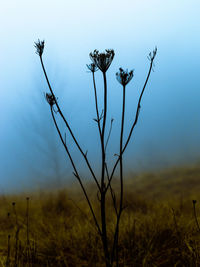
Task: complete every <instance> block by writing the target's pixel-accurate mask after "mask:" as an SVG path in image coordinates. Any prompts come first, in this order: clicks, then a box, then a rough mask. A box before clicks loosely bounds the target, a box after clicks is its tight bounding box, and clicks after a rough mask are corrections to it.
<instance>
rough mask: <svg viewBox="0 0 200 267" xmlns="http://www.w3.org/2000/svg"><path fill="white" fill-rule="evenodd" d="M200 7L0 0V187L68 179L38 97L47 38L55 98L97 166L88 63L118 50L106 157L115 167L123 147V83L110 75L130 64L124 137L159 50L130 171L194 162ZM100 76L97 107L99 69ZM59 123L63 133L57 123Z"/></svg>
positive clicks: (136, 0)
mask: <svg viewBox="0 0 200 267" xmlns="http://www.w3.org/2000/svg"><path fill="white" fill-rule="evenodd" d="M199 10H200V2H199V1H198V0H196V1H195V0H191V1H186V0H177V1H173V0H168V1H159V0H150V1H149V0H142V1H141V0H124V1H123V2H122V1H118V0H115V1H113V0H109V1H108V0H101V1H96V0H85V1H81V0H74V1H68V0H58V1H46V0H44V1H38V0H35V1H32V0H30V1H25V0H18V1H4V0H2V1H1V9H0V25H1V26H0V34H1V42H0V51H1V55H0V99H1V105H0V109H1V112H0V124H1V128H0V129H1V130H0V144H1V149H0V192H8V191H10V190H23V189H31V188H33V189H36V188H41V187H45V186H46V185H49V186H52V187H59V186H61V185H62V184H63V182H64V181H67V180H69V179H71V177H72V175H71V173H72V167H71V165H70V162H69V160H68V159H67V157H66V155H65V151H64V149H63V147H62V145H61V142H60V140H59V138H58V135H57V132H56V129H55V128H54V125H53V121H52V118H51V115H50V110H49V106H48V104H47V103H46V101H45V98H44V93H45V92H48V87H47V84H46V81H45V78H44V75H43V73H42V68H41V65H40V61H39V57H38V56H37V55H36V54H35V48H34V42H35V41H37V40H38V38H40V39H41V40H43V39H44V40H45V50H44V54H43V59H44V63H45V66H46V70H47V73H48V76H49V79H50V81H51V84H52V87H53V88H54V92H55V95H56V96H57V97H58V101H59V104H60V106H61V107H62V109H63V112H64V114H65V115H66V118H67V119H68V121H69V123H70V126H71V128H72V129H73V131H74V133H75V136H76V137H77V139H78V140H79V142H80V144H81V145H82V148H83V150H84V151H86V150H87V149H88V158H89V159H90V161H91V163H92V165H93V166H94V168H95V170H96V171H98V168H99V163H100V162H101V157H100V154H99V152H100V144H99V139H98V136H97V134H98V129H97V125H95V122H94V121H93V118H95V105H94V93H93V84H92V74H91V73H88V72H87V71H88V70H87V67H86V64H89V63H90V62H91V60H90V58H89V53H90V52H91V51H93V50H94V49H98V50H99V51H103V50H104V49H107V48H108V49H110V48H112V49H114V50H115V57H114V60H113V63H112V65H111V67H110V68H109V70H108V72H107V78H108V101H109V105H108V114H109V115H108V120H107V129H108V128H109V120H110V119H111V118H114V123H113V130H112V134H111V139H110V143H109V151H110V152H109V154H108V156H109V158H110V162H109V163H110V164H111V166H112V163H113V154H114V153H118V151H119V125H120V120H121V117H120V114H121V104H122V87H121V85H120V84H119V83H118V82H117V80H116V78H115V73H116V72H117V71H118V69H119V67H122V68H124V69H126V68H128V69H129V70H131V69H134V77H133V79H132V81H131V82H130V84H129V85H128V86H127V91H126V92H127V102H126V104H127V106H126V121H125V128H126V131H125V137H126V136H127V134H128V131H129V129H130V127H131V123H132V121H133V119H134V116H135V111H136V105H137V100H138V97H139V94H140V92H141V89H142V87H143V84H144V81H145V78H146V75H147V72H148V68H149V61H148V59H147V56H148V54H149V52H151V51H152V50H153V49H154V48H155V46H157V48H158V53H157V56H156V59H155V67H154V72H152V74H151V77H150V79H149V83H148V86H147V88H146V91H145V94H144V97H143V100H142V107H141V112H140V117H139V121H138V124H137V126H136V128H135V131H134V134H133V138H132V140H131V142H130V145H129V147H128V149H127V151H126V153H125V168H126V172H127V173H132V172H134V173H135V172H141V171H149V170H156V169H160V168H168V167H171V166H179V165H183V164H196V163H198V162H199V159H200V142H199V136H200V105H199V99H200V75H199V72H200V56H199V53H200V52H199V47H200V35H199V25H200V17H199ZM96 75H97V90H98V95H99V97H100V104H101V103H102V98H101V97H102V93H103V83H102V77H101V72H100V71H98V72H97V73H96ZM59 122H60V121H59ZM60 127H61V128H62V133H63V134H64V132H65V129H64V127H63V125H62V124H61V122H60ZM108 130H109V129H108ZM67 140H68V145H69V148H70V150H71V151H72V155H73V156H74V158H75V161H76V162H77V164H78V167H79V169H80V170H81V173H82V174H83V175H84V177H85V179H87V178H89V176H88V173H87V169H86V167H85V164H84V162H82V161H81V160H80V159H81V156H80V154H79V153H78V151H77V150H76V148H75V146H74V145H73V143H72V142H71V141H70V139H69V136H68V135H67ZM98 156H99V157H98Z"/></svg>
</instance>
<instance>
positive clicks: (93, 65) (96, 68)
mask: <svg viewBox="0 0 200 267" xmlns="http://www.w3.org/2000/svg"><path fill="white" fill-rule="evenodd" d="M86 66H87V67H88V69H89V70H90V71H91V72H92V73H94V72H95V71H97V70H98V67H97V66H96V65H95V64H94V63H91V64H89V65H88V64H86Z"/></svg>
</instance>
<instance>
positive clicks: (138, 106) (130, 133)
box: [106, 58, 154, 191]
mask: <svg viewBox="0 0 200 267" xmlns="http://www.w3.org/2000/svg"><path fill="white" fill-rule="evenodd" d="M153 61H154V58H153V59H151V63H150V67H149V71H148V74H147V78H146V80H145V83H144V86H143V89H142V92H141V94H140V97H139V100H138V105H137V110H136V115H135V120H134V122H133V125H132V127H131V130H130V132H129V135H128V138H127V140H126V143H125V145H124V147H123V149H122V154H123V153H124V151H125V149H126V147H127V145H128V143H129V141H130V138H131V136H132V133H133V130H134V128H135V126H136V124H137V121H138V117H139V111H140V108H141V100H142V96H143V94H144V91H145V88H146V85H147V83H148V80H149V77H150V74H151V71H152V67H153ZM119 160H120V156H119V157H118V158H117V160H116V162H115V164H114V167H113V170H112V173H111V175H110V180H109V182H108V184H107V187H106V191H107V190H108V187H109V184H110V183H111V181H112V179H113V175H114V173H115V169H116V167H117V165H118V163H119Z"/></svg>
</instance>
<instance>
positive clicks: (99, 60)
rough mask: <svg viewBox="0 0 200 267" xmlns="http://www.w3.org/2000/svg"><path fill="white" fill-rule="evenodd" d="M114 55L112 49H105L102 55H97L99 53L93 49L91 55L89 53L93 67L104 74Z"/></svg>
mask: <svg viewBox="0 0 200 267" xmlns="http://www.w3.org/2000/svg"><path fill="white" fill-rule="evenodd" d="M114 55H115V52H114V50H113V49H106V50H105V52H104V53H99V51H98V50H96V49H95V50H94V52H93V53H92V52H91V53H90V58H91V60H92V62H93V63H94V64H95V66H96V67H98V68H99V69H100V70H101V71H102V72H104V73H105V72H106V71H107V70H108V68H109V67H110V65H111V63H112V61H113V58H114Z"/></svg>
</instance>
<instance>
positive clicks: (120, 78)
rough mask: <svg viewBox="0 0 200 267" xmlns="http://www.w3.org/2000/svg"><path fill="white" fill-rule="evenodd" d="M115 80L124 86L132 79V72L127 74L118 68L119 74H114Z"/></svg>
mask: <svg viewBox="0 0 200 267" xmlns="http://www.w3.org/2000/svg"><path fill="white" fill-rule="evenodd" d="M116 78H117V80H118V82H119V83H121V85H123V86H126V85H127V84H128V83H129V82H130V80H131V79H132V78H133V70H131V71H130V72H128V70H126V71H124V70H123V69H122V68H119V72H117V73H116Z"/></svg>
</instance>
